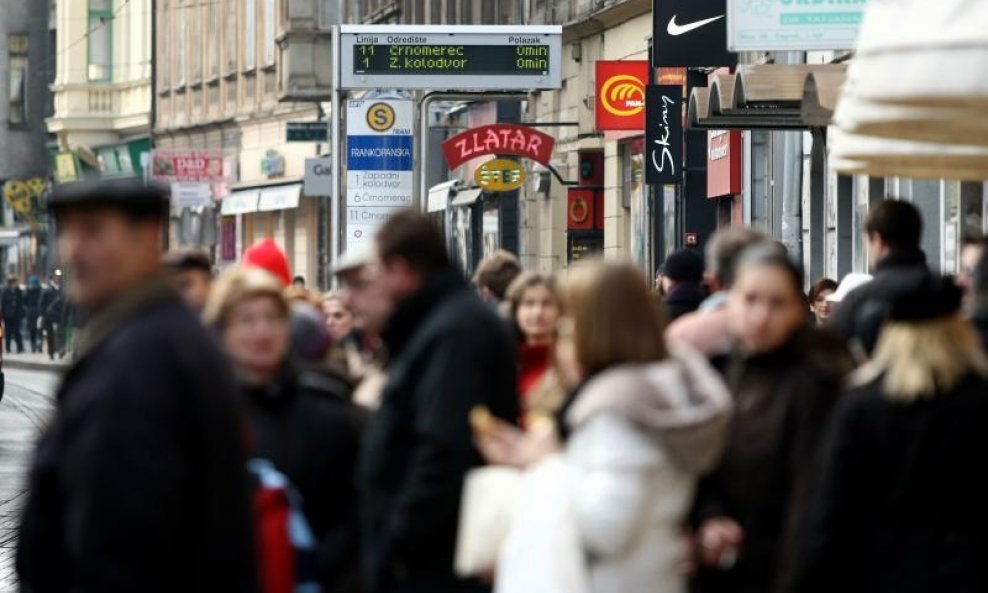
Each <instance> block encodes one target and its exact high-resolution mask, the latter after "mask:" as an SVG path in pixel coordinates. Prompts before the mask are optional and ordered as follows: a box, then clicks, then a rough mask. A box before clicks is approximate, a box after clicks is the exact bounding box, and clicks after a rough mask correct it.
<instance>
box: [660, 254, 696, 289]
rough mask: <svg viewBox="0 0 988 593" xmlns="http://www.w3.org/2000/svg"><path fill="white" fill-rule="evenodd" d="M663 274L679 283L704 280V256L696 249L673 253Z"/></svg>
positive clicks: (667, 260) (664, 267)
mask: <svg viewBox="0 0 988 593" xmlns="http://www.w3.org/2000/svg"><path fill="white" fill-rule="evenodd" d="M662 274H663V275H664V276H666V277H667V278H669V279H672V280H676V281H679V282H700V281H701V280H703V256H702V255H700V254H699V253H698V252H697V251H696V250H695V249H680V250H678V251H673V252H672V253H670V254H669V257H667V258H666V263H665V265H663V266H662Z"/></svg>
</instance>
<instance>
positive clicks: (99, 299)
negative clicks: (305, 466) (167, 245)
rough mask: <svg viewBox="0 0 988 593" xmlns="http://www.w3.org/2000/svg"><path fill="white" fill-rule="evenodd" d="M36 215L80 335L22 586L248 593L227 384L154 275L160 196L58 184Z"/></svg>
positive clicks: (247, 526)
mask: <svg viewBox="0 0 988 593" xmlns="http://www.w3.org/2000/svg"><path fill="white" fill-rule="evenodd" d="M49 208H50V209H51V210H52V212H53V214H54V217H55V219H56V221H57V229H58V237H57V245H58V253H59V256H60V258H61V261H62V262H63V263H64V264H65V265H67V266H68V267H69V268H71V270H72V272H73V276H72V277H73V282H72V283H71V284H70V285H69V286H68V292H67V297H68V298H69V300H70V301H71V302H72V304H73V305H76V306H78V307H80V308H81V309H82V310H84V311H85V312H86V313H87V315H88V323H87V326H86V328H85V331H84V334H83V335H82V336H80V339H79V349H78V352H77V354H78V359H77V361H76V363H75V364H74V365H73V366H72V368H71V369H70V370H69V371H68V374H67V375H66V377H65V379H64V381H63V383H62V385H61V387H60V388H59V390H58V394H57V408H56V414H55V416H54V418H53V419H52V421H51V423H50V425H49V426H48V428H47V430H46V432H45V434H44V436H43V437H42V438H41V440H40V442H39V443H38V447H37V451H36V454H35V458H34V465H33V467H32V468H31V473H30V478H29V497H28V501H27V506H26V508H25V510H24V514H23V517H22V523H21V529H20V540H19V547H18V555H17V570H18V573H19V576H20V582H21V586H22V590H23V591H25V592H28V593H68V592H73V593H92V592H99V593H107V592H121V593H122V592H125V591H141V592H143V593H148V592H150V593H173V592H175V591H187V592H193V591H195V592H202V593H206V592H214V591H233V592H249V593H254V592H255V591H256V587H257V577H256V568H255V564H254V556H253V540H252V531H253V527H252V525H253V524H252V518H251V513H250V502H249V492H248V486H247V475H246V471H245V466H244V462H245V460H244V452H243V446H244V431H243V426H242V421H241V420H240V417H239V415H238V411H237V407H236V399H235V398H236V394H235V391H234V385H233V380H232V377H231V374H230V373H229V371H228V370H227V366H226V363H225V362H224V360H223V357H222V355H221V354H220V352H219V350H218V348H217V347H216V345H215V344H214V342H213V340H212V339H211V338H210V336H209V335H208V334H207V332H206V330H205V329H204V328H203V327H202V326H201V324H200V323H199V322H198V320H197V319H196V318H195V317H194V316H193V315H192V314H191V313H189V312H188V310H187V309H186V308H185V306H184V305H183V304H182V303H181V301H180V300H179V298H178V296H177V295H176V294H175V293H174V292H173V291H172V290H171V289H170V288H168V286H167V283H166V282H165V280H164V279H163V278H162V277H161V276H160V275H159V260H160V256H161V253H160V246H161V239H162V232H163V224H164V222H165V221H167V212H168V196H167V193H166V192H164V191H163V190H160V189H157V188H144V187H140V186H136V185H132V184H130V183H123V182H120V183H115V184H103V185H96V186H91V185H81V186H76V187H72V186H66V187H64V188H62V189H60V190H59V191H57V192H56V193H55V194H54V195H52V197H51V198H50V199H49Z"/></svg>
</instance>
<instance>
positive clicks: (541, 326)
mask: <svg viewBox="0 0 988 593" xmlns="http://www.w3.org/2000/svg"><path fill="white" fill-rule="evenodd" d="M506 297H507V303H508V307H509V311H510V314H511V319H512V321H513V322H514V326H515V332H516V334H517V336H518V394H519V397H520V400H521V401H520V403H521V409H522V412H523V413H524V412H526V411H528V410H530V409H532V408H533V407H545V406H550V407H552V404H551V403H548V402H545V401H544V400H545V399H547V398H546V397H542V396H541V395H540V397H539V398H538V399H540V400H542V401H538V402H535V401H533V397H532V396H533V394H535V393H536V392H538V393H540V394H542V393H545V391H544V389H545V388H547V387H548V386H547V385H546V384H547V383H552V382H553V381H552V378H551V377H550V376H549V373H550V368H551V367H552V358H553V349H554V348H555V344H556V327H557V325H558V323H559V314H560V311H559V307H560V304H559V294H558V293H557V291H556V281H555V279H553V278H552V276H548V275H544V274H535V273H532V272H524V273H522V274H521V275H520V276H518V278H516V279H515V281H514V282H512V283H511V286H510V287H508V292H507V293H506ZM553 399H556V400H559V398H553ZM556 403H557V404H558V403H559V402H558V401H557V402H556Z"/></svg>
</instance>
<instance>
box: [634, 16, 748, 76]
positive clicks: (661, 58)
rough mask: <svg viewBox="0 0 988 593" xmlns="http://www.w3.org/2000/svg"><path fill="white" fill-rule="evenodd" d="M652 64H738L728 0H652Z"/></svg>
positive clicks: (699, 66) (709, 65) (683, 65)
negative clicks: (731, 39) (731, 44)
mask: <svg viewBox="0 0 988 593" xmlns="http://www.w3.org/2000/svg"><path fill="white" fill-rule="evenodd" d="M652 47H653V49H652V66H654V67H656V68H658V67H660V66H673V67H675V66H680V67H696V68H702V67H720V66H735V65H737V63H738V55H737V54H736V53H732V52H729V51H727V0H652Z"/></svg>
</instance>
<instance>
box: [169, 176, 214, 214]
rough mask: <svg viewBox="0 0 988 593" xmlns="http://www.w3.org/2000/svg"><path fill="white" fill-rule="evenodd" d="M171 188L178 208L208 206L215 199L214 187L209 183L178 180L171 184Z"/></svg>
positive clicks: (174, 202) (173, 202)
mask: <svg viewBox="0 0 988 593" xmlns="http://www.w3.org/2000/svg"><path fill="white" fill-rule="evenodd" d="M171 190H172V191H171V198H172V205H173V206H175V207H176V208H197V207H199V206H208V205H209V204H210V203H211V202H212V201H213V188H212V186H210V185H209V184H208V183H202V182H182V181H177V182H174V183H172V184H171Z"/></svg>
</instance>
